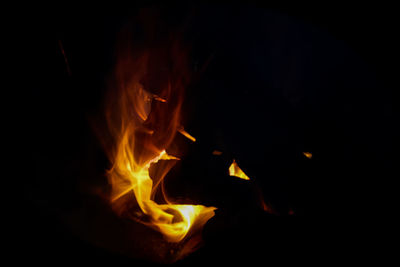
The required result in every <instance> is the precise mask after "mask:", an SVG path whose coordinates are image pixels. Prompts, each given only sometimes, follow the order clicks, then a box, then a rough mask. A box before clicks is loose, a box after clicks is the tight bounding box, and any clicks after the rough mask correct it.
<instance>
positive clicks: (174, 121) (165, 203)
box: [106, 45, 216, 242]
mask: <svg viewBox="0 0 400 267" xmlns="http://www.w3.org/2000/svg"><path fill="white" fill-rule="evenodd" d="M129 48H130V47H129ZM120 52H121V54H120V56H118V59H117V65H116V69H115V77H114V78H115V80H114V82H113V84H112V85H111V86H112V89H113V90H112V91H113V92H114V93H116V94H115V95H114V97H113V98H110V99H107V101H108V103H107V104H108V108H107V110H106V115H107V123H108V129H109V132H110V133H111V136H112V137H111V141H109V143H111V144H112V145H111V146H109V147H111V149H108V151H107V152H108V154H109V159H110V162H111V163H112V167H111V168H110V170H109V171H108V179H109V183H110V184H111V189H112V190H111V197H110V199H111V204H112V207H113V209H114V211H115V212H116V213H117V214H119V215H121V216H125V217H128V218H132V219H134V220H136V221H138V222H140V223H143V224H145V225H147V226H149V227H151V228H153V229H155V230H156V231H159V232H160V233H161V234H162V235H163V237H164V238H165V240H167V241H168V242H180V241H183V240H184V239H185V238H186V237H188V236H190V235H191V233H194V232H198V231H200V230H201V229H202V227H203V226H204V224H205V223H206V222H207V221H208V220H209V219H210V218H211V217H213V216H214V210H215V209H216V208H215V207H205V206H203V205H188V204H181V203H176V202H174V201H173V200H171V199H170V198H169V197H167V195H166V193H165V189H164V187H163V184H164V183H163V179H164V177H165V176H166V174H167V173H168V171H169V170H170V169H171V168H172V167H173V165H174V163H175V162H176V161H177V160H179V158H178V157H176V156H173V155H169V154H168V152H167V151H168V148H169V146H170V145H171V144H172V143H173V140H174V136H175V134H176V132H177V131H179V132H180V133H182V134H183V135H185V136H186V137H187V138H189V139H190V140H192V141H195V139H194V138H193V137H192V136H191V135H189V134H188V133H187V132H186V131H184V129H183V127H182V126H181V116H180V115H181V106H182V99H183V89H184V86H185V82H186V81H187V79H188V77H187V72H186V71H185V67H186V64H185V63H186V62H185V57H184V56H182V52H181V50H179V49H177V47H176V46H175V45H170V46H166V47H161V48H151V49H146V50H144V51H135V52H131V50H130V49H127V47H125V49H124V48H121V51H120ZM161 55H163V56H161ZM171 60H172V61H171ZM163 61H166V62H167V64H166V65H168V68H165V66H163V68H161V69H162V70H163V71H165V69H167V71H165V73H163V74H162V75H156V77H157V79H156V80H155V81H152V82H153V83H152V84H153V85H154V84H156V85H157V88H156V89H157V90H156V94H155V93H153V92H150V90H153V88H151V89H147V88H146V84H149V81H147V80H146V79H147V78H146V77H148V75H147V74H148V73H151V72H157V71H159V69H160V67H159V66H158V65H157V64H162V63H163ZM154 62H157V63H154ZM160 62H161V63H160ZM154 64H156V66H154ZM146 75H147V76H146ZM160 76H161V77H162V78H160ZM151 77H152V76H151ZM153 87H154V86H153Z"/></svg>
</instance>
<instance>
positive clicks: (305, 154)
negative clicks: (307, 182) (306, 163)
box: [303, 152, 312, 159]
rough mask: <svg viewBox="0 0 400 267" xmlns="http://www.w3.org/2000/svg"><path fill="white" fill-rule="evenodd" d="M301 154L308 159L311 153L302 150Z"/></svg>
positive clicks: (310, 157)
mask: <svg viewBox="0 0 400 267" xmlns="http://www.w3.org/2000/svg"><path fill="white" fill-rule="evenodd" d="M303 155H304V156H305V157H306V158H308V159H312V153H310V152H303Z"/></svg>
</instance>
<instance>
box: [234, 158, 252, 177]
mask: <svg viewBox="0 0 400 267" xmlns="http://www.w3.org/2000/svg"><path fill="white" fill-rule="evenodd" d="M229 175H230V176H235V177H238V178H240V179H244V180H250V178H249V177H248V176H247V175H246V174H245V173H244V172H243V171H242V170H241V169H240V168H239V166H238V165H237V163H236V161H235V160H233V162H232V164H231V166H229Z"/></svg>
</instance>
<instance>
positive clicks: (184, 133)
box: [178, 127, 196, 142]
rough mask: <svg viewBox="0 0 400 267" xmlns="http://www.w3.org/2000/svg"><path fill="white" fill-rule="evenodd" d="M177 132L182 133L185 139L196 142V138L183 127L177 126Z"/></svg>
mask: <svg viewBox="0 0 400 267" xmlns="http://www.w3.org/2000/svg"><path fill="white" fill-rule="evenodd" d="M178 132H179V133H180V134H182V135H183V136H184V137H186V138H187V139H189V140H190V141H192V142H196V138H194V137H193V136H191V135H190V134H189V133H188V132H186V131H185V129H183V127H180V128H178Z"/></svg>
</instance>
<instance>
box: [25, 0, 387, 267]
mask: <svg viewBox="0 0 400 267" xmlns="http://www.w3.org/2000/svg"><path fill="white" fill-rule="evenodd" d="M127 13H128V14H126V13H124V12H120V10H119V11H118V12H116V14H114V12H113V11H111V10H109V11H107V12H105V15H102V14H100V15H92V16H89V18H88V17H87V16H86V15H87V14H86V13H84V14H83V15H82V16H80V15H77V16H76V17H74V16H67V17H68V18H69V20H68V21H67V20H65V18H66V17H65V16H61V17H60V18H59V20H57V23H56V31H55V32H56V33H57V34H58V35H57V36H55V37H54V38H53V39H54V40H53V43H51V44H53V46H52V47H51V49H47V47H45V48H42V49H43V50H44V52H43V53H41V55H42V63H43V64H40V65H38V66H40V67H38V68H37V69H35V74H36V73H37V75H36V76H37V77H39V79H38V78H36V79H37V80H33V88H35V91H34V92H32V94H31V96H32V98H31V99H32V103H30V104H28V105H27V106H28V107H29V109H30V113H28V114H29V115H28V116H29V118H30V119H29V121H30V122H32V125H30V126H31V127H30V128H31V129H35V130H36V132H35V133H33V135H32V137H33V138H34V140H35V142H33V144H30V146H31V147H30V149H29V151H30V153H31V158H32V159H34V161H33V162H32V165H34V166H32V168H31V169H32V170H35V172H36V174H37V175H36V176H35V179H30V180H29V181H27V182H26V183H25V186H24V188H25V189H26V190H25V191H26V194H24V196H25V198H27V200H28V201H26V203H29V204H28V205H32V207H31V208H29V209H28V210H30V212H29V213H28V215H29V216H28V215H27V216H28V217H30V218H35V217H38V220H37V222H36V224H35V223H33V224H32V226H31V228H35V229H37V230H35V231H33V230H32V229H31V228H27V229H31V230H32V231H31V230H26V231H27V232H29V235H27V236H30V238H28V239H29V240H31V241H30V242H28V243H26V244H27V245H26V246H27V247H30V248H34V247H35V241H34V240H38V239H41V238H42V237H43V236H46V237H47V239H45V240H46V242H47V245H46V246H45V248H46V249H41V248H38V249H37V250H38V251H39V250H40V251H42V252H37V251H36V250H33V251H34V252H32V255H34V256H32V258H34V259H37V260H41V259H43V258H45V257H47V259H53V258H54V259H57V258H60V257H62V258H65V255H73V256H72V257H71V258H72V259H73V260H78V259H81V258H82V259H84V260H88V262H90V263H97V262H98V263H129V264H131V263H132V264H134V263H135V264H149V263H154V262H155V263H176V264H188V265H189V264H193V263H198V264H202V265H204V264H211V263H221V264H234V263H235V264H237V263H238V262H240V263H247V264H249V263H251V262H252V261H254V262H256V261H259V260H264V261H266V260H268V258H269V257H272V256H271V255H273V256H274V257H278V258H279V257H282V258H285V257H289V256H288V255H290V257H292V258H294V259H298V258H300V257H301V256H304V255H307V254H304V252H305V251H306V250H307V246H306V245H305V243H307V242H306V241H304V240H307V241H312V242H311V243H313V244H314V245H315V244H321V243H322V242H323V241H321V239H322V238H324V239H329V238H330V236H331V235H335V232H336V231H338V229H336V227H325V226H324V225H325V223H326V222H325V221H323V219H322V218H323V217H322V216H319V215H320V214H321V212H322V213H328V214H333V213H335V214H339V213H341V212H342V211H343V210H344V208H343V207H344V206H345V205H344V203H346V204H348V203H350V202H351V201H350V198H351V197H349V196H348V195H347V194H345V193H343V194H341V193H337V192H342V189H343V187H345V185H346V184H351V185H352V184H353V183H354V182H350V181H352V180H351V179H352V178H353V177H358V176H357V175H358V173H357V172H358V170H359V169H361V167H363V166H364V162H371V164H370V165H369V168H371V169H372V171H374V170H378V169H380V166H381V164H387V161H386V160H385V158H380V156H379V155H378V154H379V153H374V152H376V151H378V150H379V149H383V148H382V147H387V146H384V145H382V146H378V145H377V146H373V145H372V146H371V144H370V143H368V142H367V141H368V140H369V138H368V137H369V135H373V136H380V135H381V134H382V133H381V132H378V131H377V130H375V128H374V127H372V126H371V125H373V124H374V123H377V122H378V121H379V124H380V126H381V128H382V129H385V127H387V124H386V123H387V122H388V121H390V118H389V116H386V115H382V113H381V112H384V110H386V111H385V112H387V110H390V108H391V106H390V103H388V100H387V98H385V97H383V96H381V95H378V96H377V94H376V92H377V88H381V86H382V84H381V83H380V82H378V81H379V77H378V76H377V75H376V74H375V73H374V72H373V71H372V69H371V68H370V67H368V64H365V62H364V61H363V60H361V59H360V58H359V56H357V54H356V53H354V51H353V50H351V49H350V48H349V47H348V46H346V45H345V44H344V43H343V42H340V41H337V40H336V39H335V38H334V37H332V36H330V35H329V34H328V33H327V32H325V31H324V30H323V28H318V27H313V26H311V25H309V24H307V23H306V22H304V21H301V20H300V19H294V18H289V17H287V16H284V15H282V14H280V13H278V12H276V11H270V10H266V9H262V8H255V7H249V6H245V7H243V8H241V7H239V6H238V7H235V6H232V7H230V8H226V6H224V5H197V6H190V5H189V6H179V7H176V6H175V7H172V6H162V5H161V6H151V7H149V6H146V5H144V6H140V7H137V8H133V9H129V12H127ZM46 34H47V32H46ZM39 39H40V38H39ZM46 43H47V42H46ZM51 44H50V46H51ZM38 46H40V45H38ZM39 54H40V53H39ZM47 59H49V60H47ZM35 62H37V60H36V61H35ZM44 73H46V75H45V76H46V77H44ZM360 99H361V100H360ZM372 99H374V100H375V99H376V101H377V102H376V103H377V104H376V105H377V106H379V107H383V108H382V109H380V110H379V111H376V110H375V111H374V112H376V113H374V112H372V111H370V109H369V106H368V105H369V104H367V103H369V101H372ZM389 113H390V112H389ZM385 114H388V113H385ZM370 115H371V116H370ZM381 115H382V116H381ZM367 118H368V119H367ZM382 118H383V119H382ZM370 120H372V121H370ZM366 129H367V130H368V131H365V130H366ZM365 132H367V135H364V134H365ZM383 139H385V138H382V140H383ZM389 139H390V138H389ZM389 139H388V140H387V141H382V142H390V140H389ZM385 140H386V139H385ZM383 150H384V149H383ZM384 154H385V153H384ZM366 155H370V156H371V157H373V158H371V159H369V158H366ZM380 155H382V154H380ZM384 162H385V163H384ZM372 163H374V164H375V165H374V164H372ZM44 166H45V168H44ZM347 169H349V170H350V171H349V172H347V171H345V170H347ZM354 179H356V178H354ZM346 190H347V189H346ZM346 190H344V191H346ZM348 190H349V191H351V190H350V189H348ZM350 193H351V192H350ZM351 200H353V199H352V198H351ZM24 203H25V202H24ZM316 215H318V216H316ZM316 218H317V219H316ZM334 221H335V220H331V221H329V222H330V223H331V226H332V225H336V224H335V222H334ZM315 233H317V234H315ZM59 240H61V241H59ZM53 244H56V245H54V246H53ZM323 250H324V249H323V248H322V246H321V247H320V248H319V250H317V251H320V252H321V251H323ZM313 251H315V250H313Z"/></svg>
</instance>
